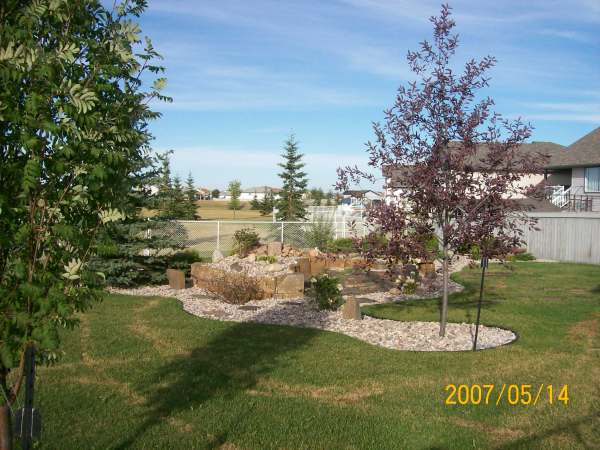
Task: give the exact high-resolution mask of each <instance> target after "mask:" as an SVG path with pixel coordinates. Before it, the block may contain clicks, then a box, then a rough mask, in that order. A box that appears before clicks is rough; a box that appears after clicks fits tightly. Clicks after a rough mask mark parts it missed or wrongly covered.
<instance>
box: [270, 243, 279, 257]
mask: <svg viewBox="0 0 600 450" xmlns="http://www.w3.org/2000/svg"><path fill="white" fill-rule="evenodd" d="M281 249H282V245H281V242H269V243H268V244H267V255H268V256H281Z"/></svg>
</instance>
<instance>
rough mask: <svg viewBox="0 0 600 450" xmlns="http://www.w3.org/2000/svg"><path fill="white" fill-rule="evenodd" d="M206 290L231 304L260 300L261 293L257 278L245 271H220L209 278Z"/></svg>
mask: <svg viewBox="0 0 600 450" xmlns="http://www.w3.org/2000/svg"><path fill="white" fill-rule="evenodd" d="M207 290H208V291H210V292H212V293H213V294H215V295H216V296H218V297H219V298H220V299H222V300H224V301H225V302H227V303H231V304H233V305H243V304H244V303H248V302H249V301H251V300H260V299H261V298H262V294H263V292H262V289H261V288H260V286H259V284H258V280H257V279H256V278H255V277H251V276H249V275H248V274H247V273H245V272H222V273H220V274H219V275H216V276H215V277H213V278H211V279H210V281H209V282H208V286H207Z"/></svg>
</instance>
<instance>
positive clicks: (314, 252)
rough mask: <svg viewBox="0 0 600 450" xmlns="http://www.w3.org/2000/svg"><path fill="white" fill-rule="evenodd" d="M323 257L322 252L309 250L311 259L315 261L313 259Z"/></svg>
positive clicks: (316, 249)
mask: <svg viewBox="0 0 600 450" xmlns="http://www.w3.org/2000/svg"><path fill="white" fill-rule="evenodd" d="M321 255H322V253H321V250H319V249H318V248H316V247H315V248H311V249H310V250H308V256H309V258H311V259H313V258H318V257H320V256H321Z"/></svg>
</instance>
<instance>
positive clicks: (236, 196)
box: [227, 180, 242, 219]
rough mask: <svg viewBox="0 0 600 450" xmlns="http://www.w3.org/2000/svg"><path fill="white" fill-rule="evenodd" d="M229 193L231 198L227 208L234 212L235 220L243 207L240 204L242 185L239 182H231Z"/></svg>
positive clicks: (228, 188)
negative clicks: (238, 211) (236, 213)
mask: <svg viewBox="0 0 600 450" xmlns="http://www.w3.org/2000/svg"><path fill="white" fill-rule="evenodd" d="M227 192H229V196H230V197H231V199H230V200H229V204H228V205H227V207H228V208H229V209H231V210H233V218H234V219H235V212H236V211H237V210H239V209H240V208H241V206H242V204H241V202H240V195H241V194H242V183H241V182H240V181H239V180H233V181H231V182H229V186H228V187H227Z"/></svg>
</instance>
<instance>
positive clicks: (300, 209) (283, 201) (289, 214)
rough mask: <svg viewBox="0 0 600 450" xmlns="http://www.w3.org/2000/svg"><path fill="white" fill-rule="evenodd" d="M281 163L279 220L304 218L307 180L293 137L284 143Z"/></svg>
mask: <svg viewBox="0 0 600 450" xmlns="http://www.w3.org/2000/svg"><path fill="white" fill-rule="evenodd" d="M281 156H282V157H283V159H284V162H283V163H279V164H278V165H279V167H281V168H282V169H283V171H282V172H281V173H279V177H280V178H281V180H282V182H283V186H282V191H281V193H280V194H279V195H280V197H279V200H278V201H277V202H276V206H277V209H278V213H277V218H278V219H279V220H298V219H304V218H305V217H306V210H305V208H304V201H303V199H302V197H303V195H304V193H305V192H306V186H307V184H308V179H307V177H306V173H305V172H303V171H302V169H303V168H304V166H305V164H304V163H303V162H302V158H303V156H304V155H303V154H302V153H300V152H299V148H298V142H297V141H296V138H295V136H294V135H291V136H290V137H289V138H288V140H287V141H285V146H284V153H283V154H282V155H281Z"/></svg>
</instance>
